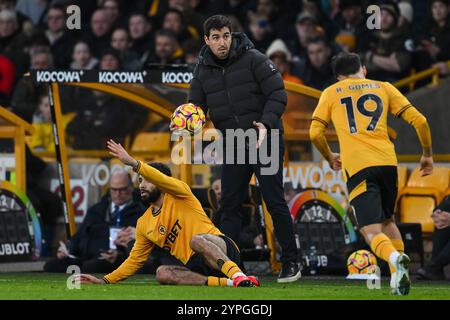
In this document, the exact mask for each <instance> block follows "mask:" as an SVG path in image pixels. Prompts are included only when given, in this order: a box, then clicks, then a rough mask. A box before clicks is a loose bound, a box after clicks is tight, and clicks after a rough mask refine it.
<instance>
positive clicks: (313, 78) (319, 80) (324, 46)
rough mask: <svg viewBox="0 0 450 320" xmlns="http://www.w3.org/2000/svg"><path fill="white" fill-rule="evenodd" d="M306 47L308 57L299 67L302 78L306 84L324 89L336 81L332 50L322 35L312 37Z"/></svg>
mask: <svg viewBox="0 0 450 320" xmlns="http://www.w3.org/2000/svg"><path fill="white" fill-rule="evenodd" d="M306 49H307V53H308V59H307V61H306V63H305V64H304V65H303V66H301V67H300V68H299V69H300V78H301V79H302V80H303V81H304V82H305V85H307V86H310V87H313V88H316V89H318V90H323V89H325V88H326V87H328V86H329V85H331V84H333V83H334V82H335V81H336V79H335V78H334V75H333V71H332V69H331V58H332V50H331V48H330V46H329V45H328V43H327V41H326V40H325V39H324V38H322V37H318V38H314V39H311V40H310V41H309V42H308V44H307V47H306Z"/></svg>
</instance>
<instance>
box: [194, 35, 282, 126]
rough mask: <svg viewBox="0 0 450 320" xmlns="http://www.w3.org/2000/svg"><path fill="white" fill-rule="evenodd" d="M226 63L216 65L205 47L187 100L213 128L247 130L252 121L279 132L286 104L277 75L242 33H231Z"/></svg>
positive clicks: (265, 58) (276, 71) (273, 67)
mask: <svg viewBox="0 0 450 320" xmlns="http://www.w3.org/2000/svg"><path fill="white" fill-rule="evenodd" d="M232 39H233V40H232V44H231V48H230V55H229V59H228V63H227V64H226V65H225V67H221V66H219V65H218V64H217V63H216V62H215V59H214V57H213V53H212V51H211V49H209V47H208V46H207V45H205V46H204V47H203V48H202V49H201V50H200V54H199V63H198V64H197V66H196V67H195V70H194V77H193V79H192V81H191V86H190V90H189V101H190V102H192V103H194V104H196V105H199V106H201V107H202V108H203V109H204V111H205V112H207V111H208V110H209V116H210V119H211V121H212V122H213V124H214V126H215V127H216V128H217V129H219V130H221V131H222V132H223V133H225V129H237V128H241V129H244V130H246V129H248V128H252V127H253V121H259V122H262V123H264V124H265V125H266V126H267V127H268V128H273V129H282V123H281V120H280V117H281V115H282V114H283V112H284V109H285V107H286V102H287V95H286V91H285V90H284V83H283V79H282V77H281V74H280V72H279V71H278V70H277V69H276V67H275V65H274V64H273V63H272V62H271V61H270V60H269V59H268V58H267V57H266V56H265V55H264V54H262V53H261V52H259V51H258V50H256V49H254V46H253V43H252V42H251V41H250V40H249V39H248V38H247V36H246V35H245V34H244V33H233V38H232Z"/></svg>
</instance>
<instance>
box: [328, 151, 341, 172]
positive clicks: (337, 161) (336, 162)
mask: <svg viewBox="0 0 450 320" xmlns="http://www.w3.org/2000/svg"><path fill="white" fill-rule="evenodd" d="M328 163H329V164H330V167H331V169H333V170H334V171H339V170H341V169H342V163H341V155H340V154H339V153H332V154H331V155H330V158H329V159H328Z"/></svg>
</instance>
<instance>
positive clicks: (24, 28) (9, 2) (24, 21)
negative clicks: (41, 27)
mask: <svg viewBox="0 0 450 320" xmlns="http://www.w3.org/2000/svg"><path fill="white" fill-rule="evenodd" d="M16 5H17V0H0V11H4V10H9V11H14V12H15V13H16V16H17V22H18V24H19V31H20V32H24V33H25V34H28V33H29V32H30V31H31V30H32V29H33V22H32V21H31V20H30V18H29V17H28V16H26V15H25V14H23V13H22V12H20V11H17V10H16Z"/></svg>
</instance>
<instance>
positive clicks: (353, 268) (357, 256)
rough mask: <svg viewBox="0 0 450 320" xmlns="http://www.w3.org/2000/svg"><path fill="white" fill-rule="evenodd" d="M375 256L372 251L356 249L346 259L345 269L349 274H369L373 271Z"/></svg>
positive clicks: (375, 263) (375, 261) (375, 262)
mask: <svg viewBox="0 0 450 320" xmlns="http://www.w3.org/2000/svg"><path fill="white" fill-rule="evenodd" d="M376 265H377V258H376V257H375V256H374V255H373V253H372V252H370V251H367V250H358V251H355V252H353V253H352V254H351V255H350V256H349V257H348V259H347V269H348V273H349V275H357V274H360V275H361V274H365V275H367V274H371V273H373V272H374V271H375V266H376Z"/></svg>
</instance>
